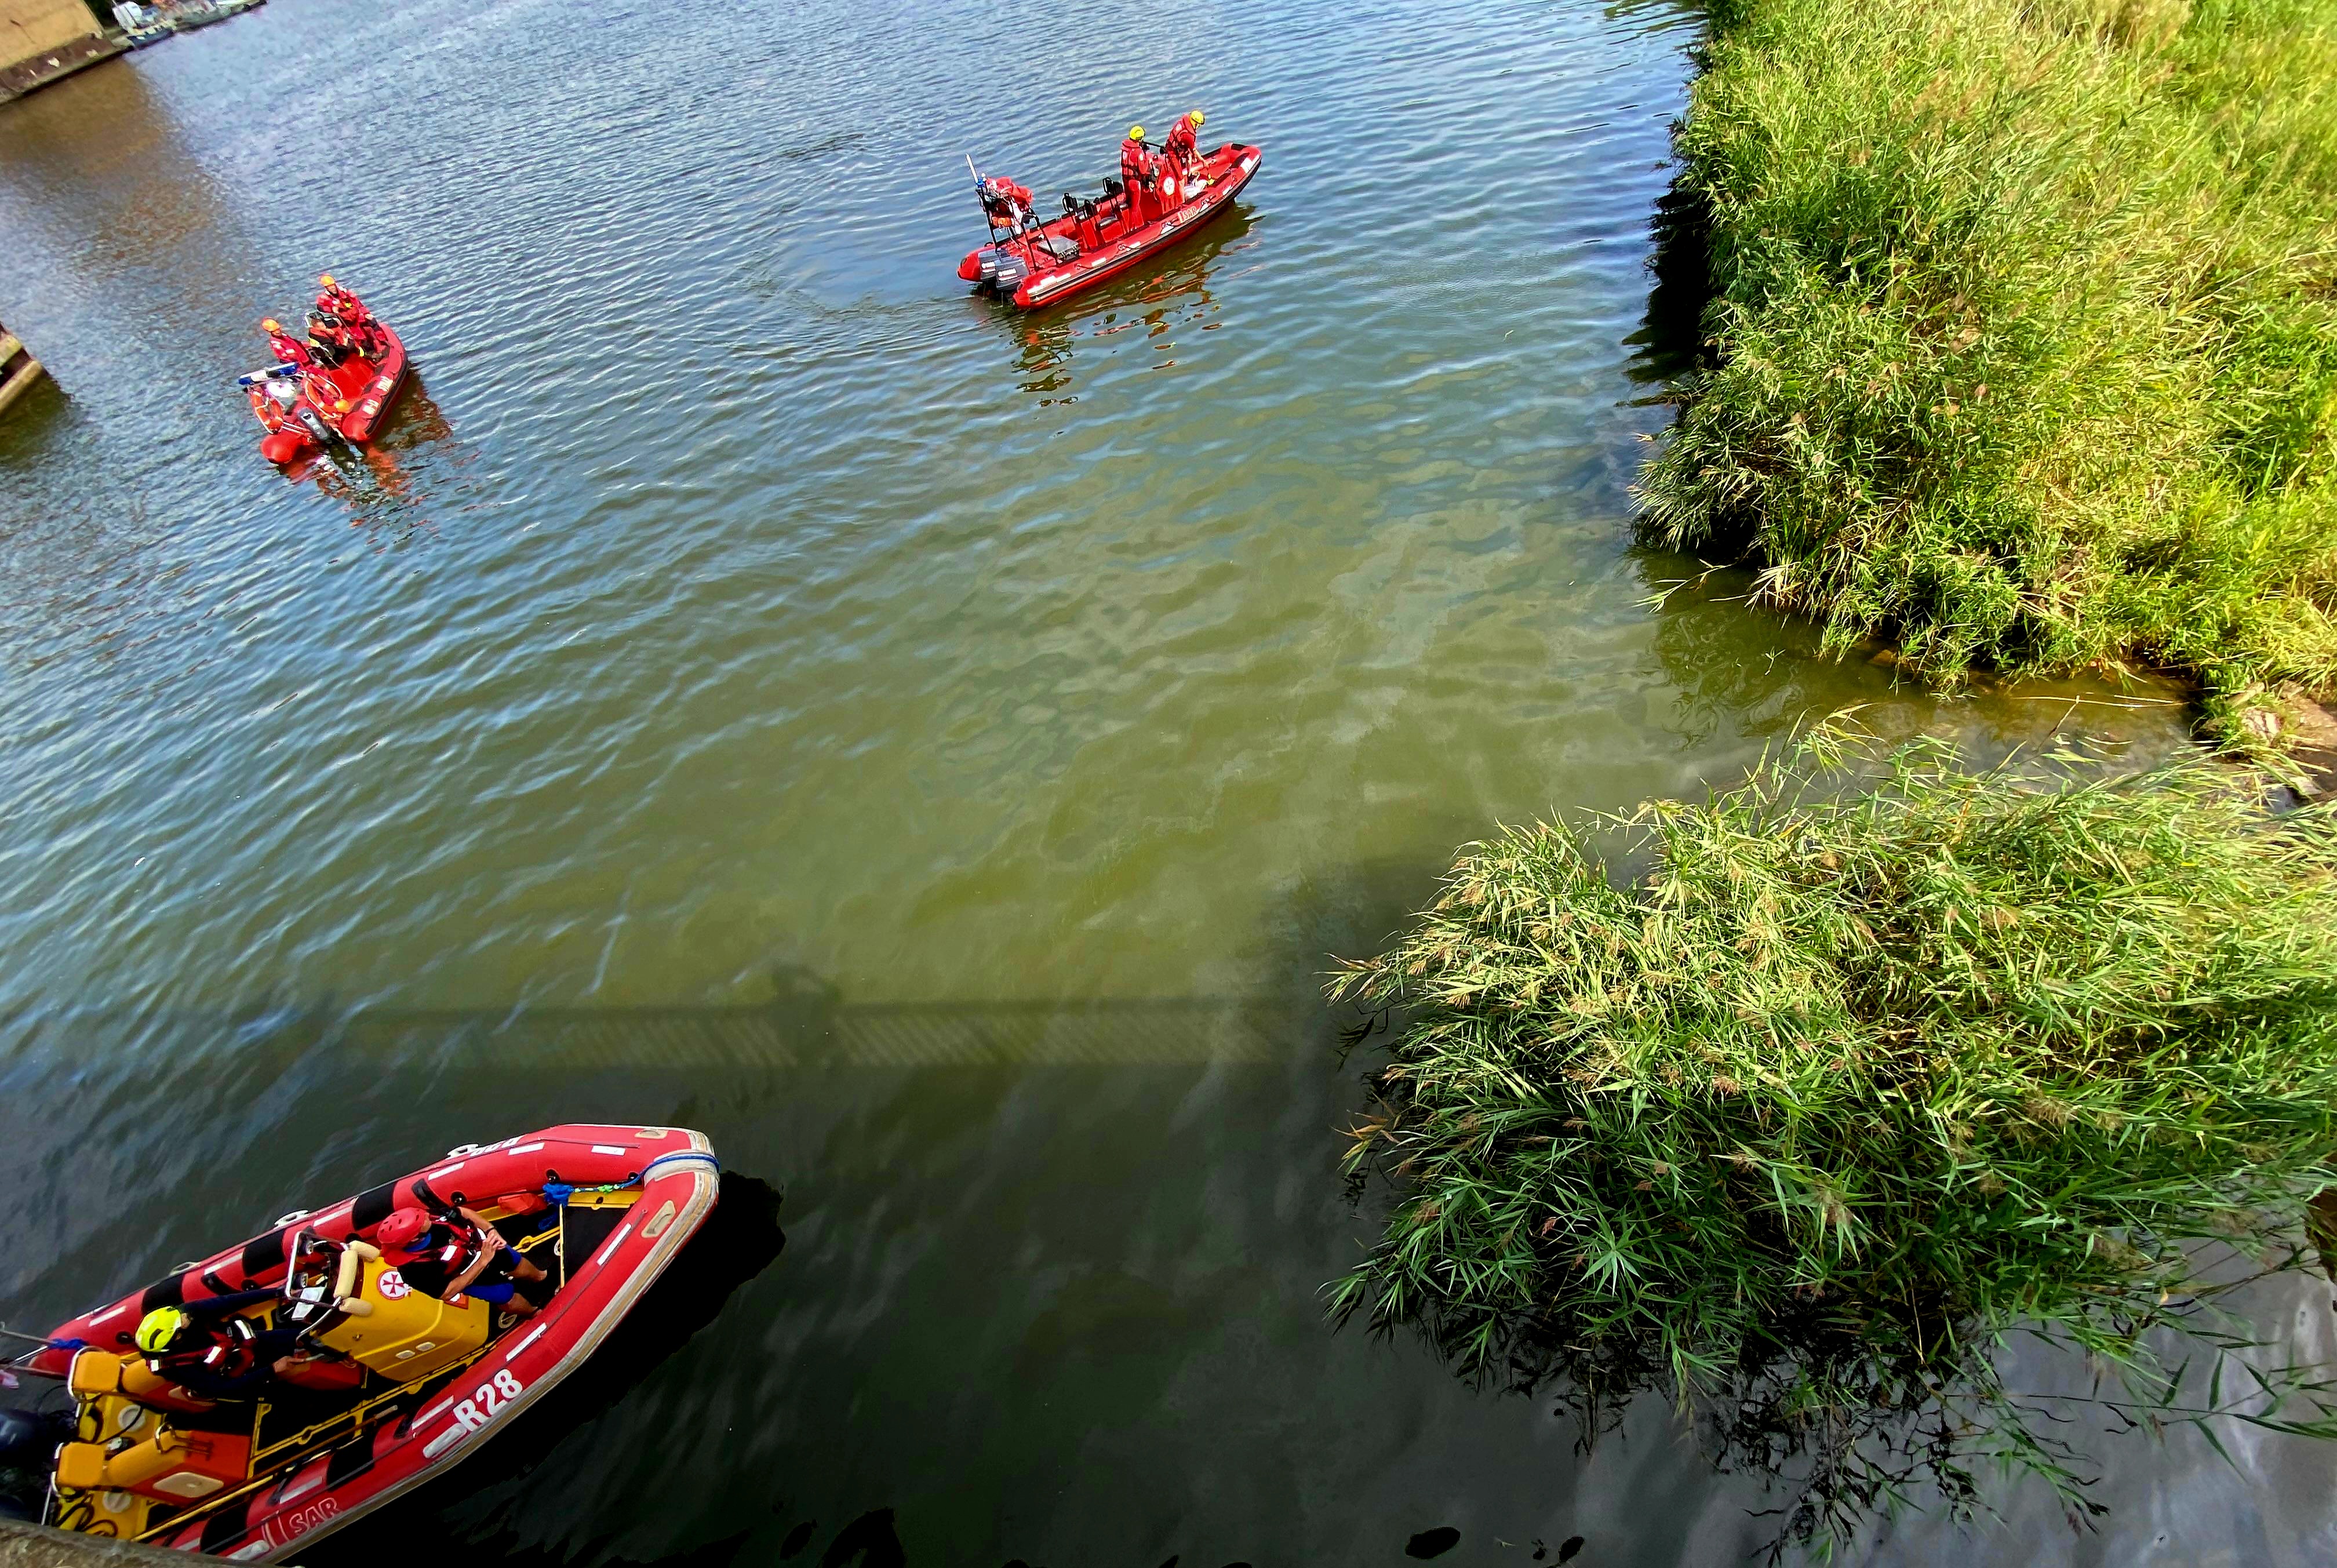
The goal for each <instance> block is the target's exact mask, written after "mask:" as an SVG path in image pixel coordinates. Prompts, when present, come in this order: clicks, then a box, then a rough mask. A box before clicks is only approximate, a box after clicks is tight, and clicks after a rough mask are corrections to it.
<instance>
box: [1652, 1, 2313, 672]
mask: <svg viewBox="0 0 2337 1568" xmlns="http://www.w3.org/2000/svg"><path fill="white" fill-rule="evenodd" d="M1713 11H1714V19H1713V35H1712V37H1711V40H1710V43H1709V45H1708V55H1707V59H1706V67H1707V68H1706V70H1705V72H1704V73H1702V75H1701V76H1700V78H1699V79H1698V81H1697V83H1696V85H1695V88H1694V95H1693V99H1692V102H1691V106H1690V108H1689V111H1688V113H1687V116H1686V117H1685V119H1684V121H1683V122H1682V124H1681V126H1680V128H1679V132H1678V137H1677V149H1678V153H1679V157H1680V162H1681V174H1680V181H1681V185H1682V191H1681V193H1680V194H1681V197H1682V199H1683V200H1684V201H1687V202H1688V203H1690V204H1691V205H1697V206H1700V207H1701V208H1702V209H1704V210H1707V211H1708V212H1709V214H1710V221H1711V230H1710V249H1711V277H1712V284H1713V288H1714V290H1715V298H1714V299H1713V301H1712V304H1711V306H1710V308H1709V309H1708V311H1707V314H1706V323H1705V325H1706V333H1707V335H1708V336H1707V342H1708V345H1709V348H1710V350H1711V358H1710V362H1709V363H1708V364H1707V365H1706V367H1705V368H1703V369H1702V370H1701V371H1699V372H1698V373H1697V374H1695V375H1693V376H1692V377H1690V378H1689V380H1688V384H1687V386H1686V387H1685V388H1684V389H1683V390H1684V393H1685V396H1686V398H1687V407H1686V410H1685V412H1684V414H1683V416H1682V417H1681V419H1680V420H1679V422H1678V425H1677V428H1676V429H1675V430H1674V431H1673V432H1672V433H1671V434H1670V435H1669V436H1667V437H1666V438H1665V442H1664V445H1663V446H1662V448H1661V450H1660V452H1659V454H1658V455H1657V456H1656V458H1655V460H1654V461H1653V463H1652V464H1651V465H1650V466H1649V467H1648V469H1647V471H1646V473H1645V475H1644V477H1643V480H1642V496H1643V501H1644V513H1643V519H1642V524H1643V533H1644V534H1645V536H1646V537H1648V539H1649V540H1650V541H1651V542H1656V543H1659V544H1664V545H1666V546H1667V547H1670V548H1673V549H1676V550H1679V551H1683V552H1688V553H1694V554H1702V555H1703V556H1705V557H1706V559H1708V560H1710V559H1716V558H1719V557H1723V556H1726V557H1729V558H1734V559H1745V560H1748V561H1750V562H1752V563H1753V564H1756V565H1757V566H1759V567H1760V569H1761V571H1760V575H1759V577H1758V579H1757V584H1758V585H1757V589H1756V593H1757V596H1758V597H1759V598H1761V599H1762V600H1764V601H1765V602H1767V603H1772V604H1775V605H1777V606H1779V607H1783V608H1786V609H1790V610H1794V611H1797V612H1802V613H1808V614H1811V615H1814V616H1815V617H1817V618H1818V619H1819V620H1821V621H1822V622H1824V627H1825V632H1826V637H1827V641H1828V642H1829V644H1830V645H1831V646H1832V647H1833V648H1834V649H1835V650H1837V651H1839V650H1842V649H1845V648H1847V647H1849V646H1851V645H1853V644H1854V643H1856V642H1860V641H1861V640H1863V639H1866V638H1869V637H1873V636H1883V637H1888V638H1891V639H1893V640H1895V641H1896V642H1897V643H1898V645H1899V648H1900V651H1901V654H1902V668H1905V669H1907V670H1909V671H1911V672H1913V673H1915V674H1917V675H1919V676H1921V677H1923V678H1925V679H1928V680H1931V681H1935V682H1941V683H1953V682H1955V681H1958V680H1960V679H1961V678H1962V677H1963V676H1964V675H1965V674H1966V673H1967V672H1969V671H1971V670H1972V669H1974V668H1975V667H1987V668H1992V669H1995V670H1998V671H2005V672H2008V673H2013V674H2021V673H2041V672H2052V671H2069V670H2072V669H2076V668H2078V667H2081V666H2087V665H2091V664H2096V663H2099V662H2112V661H2118V660H2126V659H2139V660H2142V661H2146V662H2153V663H2156V664H2161V665H2166V666H2171V667H2176V668H2179V669H2183V670H2187V671H2193V672H2195V673H2196V674H2197V675H2198V676H2200V677H2202V678H2203V679H2204V680H2205V681H2206V682H2207V683H2208V684H2209V686H2210V687H2211V688H2212V689H2213V690H2215V691H2220V692H2222V693H2224V694H2225V697H2226V699H2227V700H2229V699H2233V698H2236V697H2244V694H2246V693H2248V692H2251V691H2254V690H2255V689H2257V688H2260V687H2264V686H2267V685H2272V684H2275V683H2288V684H2293V685H2295V686H2298V687H2302V688H2304V689H2307V690H2312V691H2328V690H2330V689H2331V688H2332V686H2333V685H2337V0H1962V3H1961V4H1958V5H1938V4H1934V3H1932V0H1718V3H1716V5H1715V6H1714V7H1713Z"/></svg>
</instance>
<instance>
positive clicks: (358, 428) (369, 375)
mask: <svg viewBox="0 0 2337 1568" xmlns="http://www.w3.org/2000/svg"><path fill="white" fill-rule="evenodd" d="M376 325H377V326H379V327H380V328H381V336H382V341H383V347H382V351H381V353H380V354H379V355H378V356H377V357H376V358H372V359H361V358H357V356H356V355H354V354H353V355H351V356H349V357H348V358H346V359H344V360H342V361H341V362H340V364H339V365H337V366H336V367H334V368H331V369H329V370H328V369H325V368H322V367H312V368H308V369H307V370H302V369H299V368H296V367H294V366H291V365H277V366H273V367H270V368H269V369H266V370H261V371H258V372H256V373H254V374H252V375H249V376H246V377H243V378H242V379H241V380H240V382H238V383H237V385H238V386H240V387H243V388H244V389H245V391H246V392H248V393H249V395H250V398H251V410H252V412H253V413H254V414H255V415H257V416H258V417H259V423H260V425H261V426H263V427H264V428H265V429H266V430H267V431H268V434H267V436H265V437H264V438H263V439H262V440H261V441H260V443H259V451H260V456H264V457H266V458H267V459H268V460H269V462H270V463H275V464H279V465H281V464H287V463H291V462H293V461H295V460H296V459H298V457H299V456H301V455H302V454H303V453H307V452H313V451H316V450H317V449H318V448H319V447H320V446H325V445H326V444H327V443H328V442H331V441H333V440H336V439H338V440H343V441H348V442H353V443H355V444H357V445H359V446H362V445H364V444H365V443H366V442H368V441H371V440H372V439H373V438H374V436H375V434H376V432H377V431H379V430H380V428H381V426H382V421H383V420H385V419H386V418H387V417H389V406H390V405H391V404H392V403H394V402H396V400H397V393H398V389H399V388H400V387H404V386H405V385H406V345H405V343H404V342H403V341H401V340H400V339H399V338H398V336H397V334H396V333H395V332H393V331H391V330H390V328H389V323H387V322H386V321H378V320H377V321H376Z"/></svg>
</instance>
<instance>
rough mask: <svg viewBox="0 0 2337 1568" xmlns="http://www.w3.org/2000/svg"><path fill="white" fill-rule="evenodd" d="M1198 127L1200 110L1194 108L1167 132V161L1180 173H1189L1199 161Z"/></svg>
mask: <svg viewBox="0 0 2337 1568" xmlns="http://www.w3.org/2000/svg"><path fill="white" fill-rule="evenodd" d="M1200 129H1201V112H1200V111H1199V110H1198V109H1196V110H1194V111H1193V112H1192V113H1189V114H1187V115H1186V116H1185V117H1184V118H1183V119H1181V120H1179V121H1178V122H1177V128H1176V129H1175V130H1173V131H1171V132H1168V162H1169V164H1170V166H1171V167H1173V168H1174V169H1175V170H1176V171H1177V172H1178V174H1180V175H1181V174H1190V173H1191V172H1192V171H1193V165H1194V164H1196V163H1198V162H1200V161H1201V148H1200V136H1199V132H1200Z"/></svg>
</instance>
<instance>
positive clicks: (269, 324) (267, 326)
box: [259, 316, 284, 332]
mask: <svg viewBox="0 0 2337 1568" xmlns="http://www.w3.org/2000/svg"><path fill="white" fill-rule="evenodd" d="M259 329H260V330H261V331H262V332H281V331H283V330H284V323H283V322H281V321H279V320H278V319H276V318H275V317H273V316H270V317H269V318H268V319H265V320H263V321H262V322H260V324H259Z"/></svg>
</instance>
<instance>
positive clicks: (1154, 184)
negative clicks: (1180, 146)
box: [1120, 125, 1160, 223]
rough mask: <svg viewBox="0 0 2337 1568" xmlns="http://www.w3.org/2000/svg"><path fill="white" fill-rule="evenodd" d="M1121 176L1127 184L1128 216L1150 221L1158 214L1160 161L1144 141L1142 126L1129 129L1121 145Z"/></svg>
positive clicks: (1123, 182)
mask: <svg viewBox="0 0 2337 1568" xmlns="http://www.w3.org/2000/svg"><path fill="white" fill-rule="evenodd" d="M1120 182H1121V183H1122V184H1124V185H1126V186H1127V187H1128V213H1129V218H1130V219H1131V220H1133V221H1135V222H1138V223H1149V222H1151V221H1152V220H1154V219H1155V218H1158V217H1159V216H1160V160H1159V156H1158V155H1157V154H1155V153H1154V152H1153V151H1152V149H1151V148H1149V147H1147V146H1146V145H1145V144H1144V127H1143V126H1141V125H1131V126H1129V128H1128V140H1127V141H1125V142H1121V143H1120Z"/></svg>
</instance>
